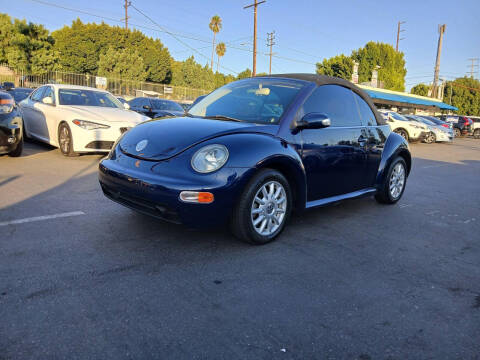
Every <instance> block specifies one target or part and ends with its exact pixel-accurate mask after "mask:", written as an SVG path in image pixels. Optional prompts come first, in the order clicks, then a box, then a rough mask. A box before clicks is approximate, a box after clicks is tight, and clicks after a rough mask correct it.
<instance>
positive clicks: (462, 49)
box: [0, 0, 480, 89]
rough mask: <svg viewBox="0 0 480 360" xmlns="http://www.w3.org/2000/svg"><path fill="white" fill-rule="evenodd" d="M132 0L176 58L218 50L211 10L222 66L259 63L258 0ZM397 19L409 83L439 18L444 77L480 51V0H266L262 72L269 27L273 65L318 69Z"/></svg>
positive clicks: (6, 4)
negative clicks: (223, 48) (222, 49)
mask: <svg viewBox="0 0 480 360" xmlns="http://www.w3.org/2000/svg"><path fill="white" fill-rule="evenodd" d="M131 2H132V5H134V6H135V7H136V8H138V9H139V10H140V11H142V12H143V13H145V14H146V15H148V16H149V17H150V18H151V19H152V20H153V21H154V22H155V23H156V24H155V23H153V22H151V20H149V19H147V18H146V17H145V16H144V15H142V14H140V13H139V12H137V11H136V10H135V9H134V8H133V7H130V8H129V16H130V19H129V23H130V27H133V28H137V29H139V30H141V31H142V32H144V33H145V34H147V35H148V36H151V37H154V38H159V39H160V40H161V41H162V42H163V43H164V44H165V45H166V46H167V47H168V49H169V50H170V53H171V55H172V56H173V57H174V58H175V59H176V60H184V59H186V58H187V57H189V56H190V55H192V54H193V55H194V56H195V59H196V60H197V61H198V62H199V63H201V64H202V65H203V64H206V63H209V62H210V57H211V51H212V45H211V44H212V32H211V31H210V29H209V27H208V24H209V22H210V18H211V17H212V16H213V15H219V16H220V17H221V18H222V22H223V28H222V30H221V31H220V33H219V34H217V40H218V41H223V42H225V43H226V45H227V52H226V55H225V56H224V57H223V58H222V59H221V61H220V66H221V69H220V71H221V72H223V73H231V74H236V73H238V72H240V71H243V70H245V69H246V68H247V67H248V68H250V69H251V68H252V42H253V11H252V8H250V9H243V7H244V6H245V5H249V4H250V3H252V2H253V0H242V1H240V0H200V1H191V0H190V1H189V0H131ZM0 4H1V6H0V9H1V10H0V12H3V13H7V14H9V15H10V16H12V17H16V18H20V19H26V20H27V21H31V22H35V23H41V24H44V25H45V26H46V27H47V28H48V29H49V30H51V31H53V30H56V29H59V28H61V27H63V26H64V25H70V24H71V22H72V20H74V19H76V18H77V17H79V18H80V19H81V20H82V21H84V22H101V21H102V17H103V19H104V21H105V22H107V23H109V24H112V25H120V24H122V21H121V19H123V18H124V17H125V13H124V7H123V4H124V0H101V1H81V0H0ZM48 4H54V5H57V6H49V5H48ZM58 6H60V7H66V8H70V9H74V10H78V11H70V10H67V9H62V8H60V7H58ZM79 11H81V12H79ZM86 13H89V14H91V15H89V14H86ZM93 15H97V16H93ZM115 20H116V21H115ZM398 21H405V23H404V24H403V25H402V28H403V29H405V31H404V32H402V37H404V38H405V39H404V40H402V41H400V46H399V49H400V51H403V52H404V54H405V59H406V66H407V76H406V81H405V82H406V86H407V89H409V88H411V87H412V86H413V85H415V84H417V83H419V82H425V83H428V82H431V81H432V78H433V70H434V64H435V58H436V49H437V42H438V25H439V24H446V25H447V27H446V32H445V35H444V42H443V50H442V57H441V64H440V77H443V78H445V79H447V80H449V79H453V78H455V77H460V76H464V75H466V74H467V71H469V70H470V69H469V67H468V64H469V61H468V59H469V58H480V30H479V29H480V0H456V1H452V0H448V1H447V0H435V1H434V0H416V1H412V0H402V1H388V0H384V1H381V0H363V1H359V0H340V1H339V0H335V1H331V0H321V1H320V0H310V1H308V0H295V1H294V0H267V1H266V2H265V3H263V4H261V5H259V6H258V35H257V36H258V45H257V46H258V47H257V49H258V51H259V54H258V56H257V72H268V64H269V58H268V56H267V55H266V54H267V53H268V48H267V46H266V38H267V33H268V32H272V31H275V34H276V39H275V42H276V45H274V47H273V51H274V53H275V54H276V55H275V56H274V58H273V60H272V72H273V73H285V72H310V73H312V72H315V64H316V63H317V62H319V61H321V60H322V59H324V58H329V57H332V56H335V55H339V54H342V53H343V54H348V55H349V54H350V53H351V51H352V50H354V49H358V48H360V47H362V46H364V45H365V44H366V43H367V42H368V41H379V42H385V43H390V44H392V45H393V46H395V42H396V31H397V22H398ZM159 26H160V27H161V28H160V27H159ZM162 29H163V31H162ZM165 31H166V32H165ZM169 33H173V34H176V36H175V37H173V36H172V35H170V34H169ZM178 40H181V42H180V41H178ZM192 48H193V49H195V50H196V52H194V51H193V50H192ZM200 54H203V55H200ZM479 63H480V61H479ZM476 70H478V68H476ZM475 77H477V78H478V73H477V74H475Z"/></svg>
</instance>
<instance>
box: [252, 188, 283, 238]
mask: <svg viewBox="0 0 480 360" xmlns="http://www.w3.org/2000/svg"><path fill="white" fill-rule="evenodd" d="M286 213H287V194H286V192H285V189H284V187H283V186H282V184H280V183H279V182H277V181H269V182H267V183H265V184H263V185H262V186H261V187H260V189H259V190H258V191H257V193H256V194H255V196H254V198H253V202H252V207H251V211H250V218H251V221H252V225H253V228H254V229H255V231H256V232H257V233H259V234H260V235H263V236H269V235H271V234H273V233H274V232H275V231H277V230H278V228H280V226H281V225H282V223H283V221H285V215H286Z"/></svg>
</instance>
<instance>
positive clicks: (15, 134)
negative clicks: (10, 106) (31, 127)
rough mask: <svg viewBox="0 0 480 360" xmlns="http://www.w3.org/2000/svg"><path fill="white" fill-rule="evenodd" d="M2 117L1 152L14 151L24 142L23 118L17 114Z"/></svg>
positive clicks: (0, 124)
mask: <svg viewBox="0 0 480 360" xmlns="http://www.w3.org/2000/svg"><path fill="white" fill-rule="evenodd" d="M2 117H4V118H0V154H8V153H10V152H12V151H14V150H15V149H16V148H17V146H18V145H19V144H20V143H21V142H22V136H23V134H22V119H21V118H20V117H19V116H16V115H15V114H6V115H2Z"/></svg>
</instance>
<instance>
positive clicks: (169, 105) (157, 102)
mask: <svg viewBox="0 0 480 360" xmlns="http://www.w3.org/2000/svg"><path fill="white" fill-rule="evenodd" d="M152 105H153V108H154V109H156V110H175V111H183V108H182V107H181V106H180V105H178V104H177V103H176V102H173V101H168V100H162V99H152Z"/></svg>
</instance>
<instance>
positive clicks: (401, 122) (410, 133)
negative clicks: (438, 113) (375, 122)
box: [379, 109, 429, 142]
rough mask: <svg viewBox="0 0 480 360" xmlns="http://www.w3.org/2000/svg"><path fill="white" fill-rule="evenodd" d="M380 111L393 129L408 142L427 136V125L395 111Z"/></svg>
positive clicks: (423, 138)
mask: <svg viewBox="0 0 480 360" xmlns="http://www.w3.org/2000/svg"><path fill="white" fill-rule="evenodd" d="M379 112H380V115H382V116H383V118H384V120H385V121H386V122H387V123H388V125H390V128H391V129H392V131H393V132H395V133H397V134H398V135H400V136H401V137H403V138H404V139H405V140H407V141H408V142H414V141H423V140H425V139H426V138H427V135H428V133H429V130H428V128H427V127H426V126H425V125H423V124H419V123H418V122H416V121H415V122H413V121H411V120H409V119H407V118H406V117H405V116H403V115H400V114H398V113H396V112H395V111H391V110H384V109H381V110H379Z"/></svg>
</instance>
